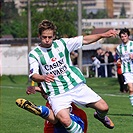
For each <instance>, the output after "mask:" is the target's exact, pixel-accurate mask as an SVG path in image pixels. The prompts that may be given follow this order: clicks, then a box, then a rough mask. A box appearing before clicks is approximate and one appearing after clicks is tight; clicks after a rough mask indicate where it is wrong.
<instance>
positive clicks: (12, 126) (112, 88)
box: [0, 75, 133, 133]
mask: <svg viewBox="0 0 133 133" xmlns="http://www.w3.org/2000/svg"><path fill="white" fill-rule="evenodd" d="M0 78H1V79H0V80H1V89H0V93H1V97H0V98H1V103H0V105H1V106H0V117H1V119H0V120H1V124H0V133H43V124H44V120H43V119H41V118H40V117H39V116H35V115H34V114H31V113H29V112H27V111H25V110H23V109H21V108H19V107H17V106H16V104H15V100H16V99H17V98H25V99H28V100H30V101H32V102H34V103H35V104H37V105H45V101H44V100H43V98H42V97H41V96H40V94H35V95H29V96H28V95H27V94H26V93H25V90H26V87H27V86H28V85H29V83H28V77H27V76H23V75H21V76H11V75H10V76H2V77H0ZM87 84H88V85H89V86H90V87H91V88H93V90H94V91H95V92H97V93H98V94H99V95H100V96H101V97H102V98H103V99H104V100H105V101H106V102H107V103H108V105H109V108H110V110H109V113H108V116H109V117H110V118H111V119H112V120H113V122H114V123H115V128H114V129H107V128H106V127H104V126H103V125H102V124H101V123H100V122H99V121H97V120H96V119H95V118H94V117H93V113H94V110H93V109H90V108H88V109H86V108H83V110H84V111H85V112H86V113H87V117H88V122H89V123H88V133H133V117H132V116H131V113H133V108H132V107H131V105H130V101H129V98H128V94H121V93H120V92H119V85H118V82H117V79H115V78H88V79H87Z"/></svg>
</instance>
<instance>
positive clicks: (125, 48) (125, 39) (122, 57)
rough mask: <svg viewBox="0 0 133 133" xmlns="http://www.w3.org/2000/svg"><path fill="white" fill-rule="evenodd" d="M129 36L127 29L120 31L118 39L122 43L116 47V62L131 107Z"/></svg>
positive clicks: (132, 65)
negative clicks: (126, 87) (124, 83)
mask: <svg viewBox="0 0 133 133" xmlns="http://www.w3.org/2000/svg"><path fill="white" fill-rule="evenodd" d="M129 36H130V32H129V30H128V29H126V28H124V29H121V30H120V32H119V37H120V39H121V41H122V43H121V44H120V45H118V46H117V53H118V55H119V59H118V62H120V63H121V69H122V73H123V75H124V78H125V82H126V83H127V85H128V89H129V99H130V101H131V105H132V107H133V41H131V40H130V39H129Z"/></svg>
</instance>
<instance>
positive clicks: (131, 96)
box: [129, 95, 133, 106]
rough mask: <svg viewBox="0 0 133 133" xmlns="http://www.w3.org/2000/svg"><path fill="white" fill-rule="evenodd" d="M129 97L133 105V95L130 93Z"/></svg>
mask: <svg viewBox="0 0 133 133" xmlns="http://www.w3.org/2000/svg"><path fill="white" fill-rule="evenodd" d="M129 99H130V102H131V105H132V106H133V95H129Z"/></svg>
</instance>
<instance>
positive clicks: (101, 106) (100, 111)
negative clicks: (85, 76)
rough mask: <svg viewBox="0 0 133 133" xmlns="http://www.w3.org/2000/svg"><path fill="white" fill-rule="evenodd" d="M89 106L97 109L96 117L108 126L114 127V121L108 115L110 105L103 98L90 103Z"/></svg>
mask: <svg viewBox="0 0 133 133" xmlns="http://www.w3.org/2000/svg"><path fill="white" fill-rule="evenodd" d="M88 107H91V108H94V109H95V110H96V112H95V113H94V117H95V118H96V119H98V120H99V121H101V122H102V123H103V124H104V125H105V126H106V127H107V128H110V129H112V128H114V123H113V122H112V121H111V119H110V118H109V117H108V116H107V113H108V110H109V108H108V105H107V103H106V102H105V101H104V100H103V99H100V100H99V101H97V102H95V103H90V104H88Z"/></svg>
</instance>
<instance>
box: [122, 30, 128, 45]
mask: <svg viewBox="0 0 133 133" xmlns="http://www.w3.org/2000/svg"><path fill="white" fill-rule="evenodd" d="M121 41H122V42H123V43H124V44H126V43H127V42H128V41H129V36H128V34H127V33H125V34H121Z"/></svg>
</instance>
